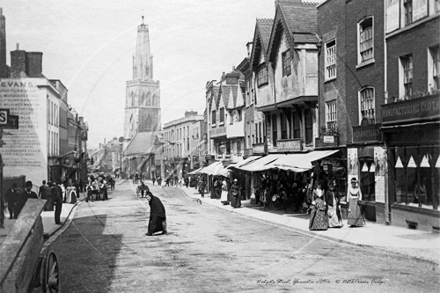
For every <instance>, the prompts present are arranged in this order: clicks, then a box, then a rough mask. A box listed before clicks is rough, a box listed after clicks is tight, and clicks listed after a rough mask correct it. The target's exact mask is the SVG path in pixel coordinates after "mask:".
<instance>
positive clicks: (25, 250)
mask: <svg viewBox="0 0 440 293" xmlns="http://www.w3.org/2000/svg"><path fill="white" fill-rule="evenodd" d="M45 202H46V201H45V200H39V199H28V200H27V202H26V205H25V206H24V208H23V210H22V211H21V212H20V215H19V217H18V219H17V220H16V221H15V223H14V226H12V228H11V230H10V231H9V233H8V234H7V236H6V238H5V240H4V241H3V243H2V246H1V250H0V277H1V279H0V292H2V293H3V292H5V293H6V292H7V293H15V292H34V289H36V288H41V292H60V279H59V277H60V275H59V264H58V260H57V257H56V255H55V253H54V252H53V251H51V250H50V245H49V243H48V242H47V241H46V240H47V239H48V236H47V235H44V231H43V222H42V219H41V212H42V211H43V208H44V204H45Z"/></svg>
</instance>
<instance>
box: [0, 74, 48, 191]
mask: <svg viewBox="0 0 440 293" xmlns="http://www.w3.org/2000/svg"><path fill="white" fill-rule="evenodd" d="M0 108H2V109H9V112H10V115H15V116H18V117H20V125H19V128H18V129H10V130H7V132H8V133H9V134H8V135H4V136H3V141H4V142H5V145H4V146H3V148H2V150H1V151H2V155H3V161H4V164H5V167H4V170H3V172H4V173H3V174H4V176H5V177H10V176H20V175H25V176H26V180H31V181H32V183H33V184H34V185H40V184H41V181H42V180H47V140H46V128H47V121H46V119H47V113H46V95H45V94H44V92H43V91H41V90H40V89H39V88H38V87H37V83H36V79H30V78H21V79H1V80H0Z"/></svg>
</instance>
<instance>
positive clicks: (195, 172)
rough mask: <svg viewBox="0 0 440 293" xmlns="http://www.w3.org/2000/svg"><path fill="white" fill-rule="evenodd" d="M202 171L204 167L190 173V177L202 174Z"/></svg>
mask: <svg viewBox="0 0 440 293" xmlns="http://www.w3.org/2000/svg"><path fill="white" fill-rule="evenodd" d="M202 169H203V167H200V168H199V169H196V170H193V171H191V172H189V173H188V175H196V174H200V170H202Z"/></svg>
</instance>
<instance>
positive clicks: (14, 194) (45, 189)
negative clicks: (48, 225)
mask: <svg viewBox="0 0 440 293" xmlns="http://www.w3.org/2000/svg"><path fill="white" fill-rule="evenodd" d="M70 184H71V182H70ZM69 186H71V185H68V187H67V188H69ZM32 187H33V183H32V181H26V183H25V189H24V190H21V189H20V188H19V187H18V184H17V183H13V184H12V186H11V187H10V188H8V189H7V190H6V192H5V196H4V199H3V198H2V200H1V206H2V207H1V211H0V213H1V215H0V216H1V222H0V227H1V228H4V218H5V214H4V209H5V208H7V210H8V211H9V219H17V218H18V216H19V215H20V213H21V211H22V209H23V207H24V206H25V204H26V202H27V200H28V199H29V198H35V199H44V200H46V204H45V205H44V210H45V211H55V215H54V216H55V224H60V223H61V221H60V215H61V210H62V204H63V202H65V201H66V197H67V196H66V194H67V193H66V186H65V185H64V184H62V182H61V180H58V181H57V182H56V183H54V182H46V180H43V182H42V185H41V186H40V188H39V192H38V194H37V193H35V192H34V191H32ZM75 202H76V197H75Z"/></svg>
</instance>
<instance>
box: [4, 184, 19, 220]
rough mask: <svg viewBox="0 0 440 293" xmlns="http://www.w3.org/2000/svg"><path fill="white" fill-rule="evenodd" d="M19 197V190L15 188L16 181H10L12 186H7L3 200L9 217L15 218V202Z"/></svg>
mask: <svg viewBox="0 0 440 293" xmlns="http://www.w3.org/2000/svg"><path fill="white" fill-rule="evenodd" d="M18 197H19V191H18V189H17V183H12V187H11V188H8V189H7V190H6V192H5V202H6V204H7V205H8V211H9V219H17V216H18V215H17V214H16V207H15V206H16V204H17V201H18Z"/></svg>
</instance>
